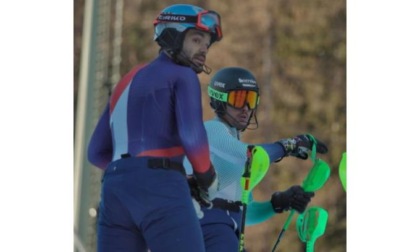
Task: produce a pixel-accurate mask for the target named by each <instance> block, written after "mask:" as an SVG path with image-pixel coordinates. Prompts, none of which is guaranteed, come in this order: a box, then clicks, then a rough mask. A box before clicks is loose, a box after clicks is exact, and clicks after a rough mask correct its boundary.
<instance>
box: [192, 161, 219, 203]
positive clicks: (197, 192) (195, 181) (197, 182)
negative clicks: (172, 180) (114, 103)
mask: <svg viewBox="0 0 420 252" xmlns="http://www.w3.org/2000/svg"><path fill="white" fill-rule="evenodd" d="M188 184H189V185H190V190H191V195H192V196H193V197H194V198H195V199H196V200H197V201H198V202H199V203H202V204H204V205H208V204H210V201H211V200H212V199H214V197H215V194H216V192H217V191H218V189H219V180H218V179H217V173H216V171H215V170H214V167H213V165H211V164H210V169H209V170H208V171H206V172H204V173H198V172H194V175H193V176H192V177H190V178H188Z"/></svg>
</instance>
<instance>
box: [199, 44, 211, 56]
mask: <svg viewBox="0 0 420 252" xmlns="http://www.w3.org/2000/svg"><path fill="white" fill-rule="evenodd" d="M208 51H209V47H208V46H207V45H206V44H203V45H201V47H200V53H204V54H207V52H208Z"/></svg>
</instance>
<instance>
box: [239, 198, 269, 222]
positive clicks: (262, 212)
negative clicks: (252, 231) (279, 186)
mask: <svg viewBox="0 0 420 252" xmlns="http://www.w3.org/2000/svg"><path fill="white" fill-rule="evenodd" d="M275 214H276V212H274V210H273V207H272V205H271V202H270V201H269V200H268V201H264V202H257V201H254V200H253V199H252V195H250V202H249V203H248V206H247V211H246V221H245V225H246V226H252V225H255V224H259V223H261V222H264V221H266V220H268V219H270V218H271V217H273V216H274V215H275Z"/></svg>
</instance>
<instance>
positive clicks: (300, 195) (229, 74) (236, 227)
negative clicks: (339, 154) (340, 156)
mask: <svg viewBox="0 0 420 252" xmlns="http://www.w3.org/2000/svg"><path fill="white" fill-rule="evenodd" d="M208 94H209V96H210V105H211V107H212V108H213V109H214V111H215V113H216V117H215V118H214V119H212V120H209V121H206V122H205V124H204V125H205V128H206V131H207V135H208V138H209V144H210V154H211V162H212V163H213V165H214V167H215V169H216V171H217V174H218V179H219V191H218V192H217V193H216V198H215V199H213V201H212V204H211V205H208V204H206V202H203V203H204V204H202V207H201V210H202V212H201V213H200V212H199V213H198V214H199V215H201V216H200V217H202V218H201V219H200V223H201V228H202V230H203V237H204V239H205V245H206V251H207V252H231V251H238V246H239V243H238V241H239V234H240V233H241V230H240V227H241V222H242V207H241V198H242V186H241V184H240V181H241V177H242V174H243V173H244V166H245V162H246V160H247V156H246V153H247V146H248V145H249V144H247V143H244V142H242V141H241V133H242V132H243V131H244V130H245V129H247V128H248V126H249V125H250V124H251V119H252V118H254V120H253V122H252V124H254V123H255V124H256V127H258V122H257V119H256V110H257V107H258V103H259V99H260V96H259V87H258V84H257V80H256V79H255V77H254V75H253V74H252V73H251V72H250V71H248V70H247V69H244V68H240V67H226V68H223V69H221V70H219V71H218V72H217V73H215V75H214V76H213V78H212V79H211V81H210V85H209V87H208ZM254 126H255V125H254ZM256 127H254V128H256ZM253 145H259V146H261V147H263V148H264V149H265V150H266V151H267V153H268V154H269V157H270V162H276V161H280V160H281V159H282V158H283V157H286V156H295V157H297V158H300V159H307V158H308V152H309V151H310V150H312V145H313V142H312V141H311V140H310V138H308V136H307V135H298V136H296V137H293V138H284V139H280V140H278V141H276V142H274V143H264V144H253ZM327 151H328V149H327V146H326V145H325V144H323V143H322V142H320V141H319V140H317V152H320V153H326V152H327ZM184 166H185V168H186V170H187V173H190V172H191V171H192V170H191V163H190V162H188V160H187V159H185V160H184ZM190 184H191V186H192V188H194V183H193V181H192V182H190ZM313 196H314V193H313V192H304V191H303V188H302V187H301V186H299V185H294V186H291V187H290V188H288V189H287V190H285V191H278V192H274V193H273V194H272V196H271V199H270V200H267V201H265V202H257V201H253V200H252V198H251V201H250V203H249V204H248V206H247V214H246V225H253V224H257V223H261V222H263V221H266V220H268V219H269V218H271V217H273V216H274V215H275V214H276V213H282V212H284V211H288V210H290V209H294V210H296V211H298V212H300V213H302V212H303V211H304V210H305V209H306V207H307V205H308V203H309V202H310V200H311V198H312V197H313ZM251 197H252V195H251Z"/></svg>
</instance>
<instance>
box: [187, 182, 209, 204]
mask: <svg viewBox="0 0 420 252" xmlns="http://www.w3.org/2000/svg"><path fill="white" fill-rule="evenodd" d="M187 180H188V186H189V187H190V192H191V197H193V198H194V199H195V200H196V201H197V202H198V203H200V205H203V206H206V207H208V206H210V204H211V202H210V201H209V200H208V198H207V197H203V193H202V191H201V189H200V187H199V186H198V184H197V180H196V178H195V177H194V176H187Z"/></svg>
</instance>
